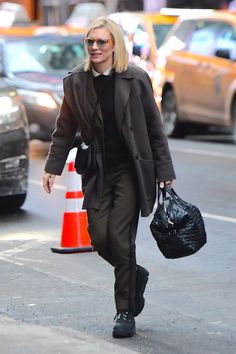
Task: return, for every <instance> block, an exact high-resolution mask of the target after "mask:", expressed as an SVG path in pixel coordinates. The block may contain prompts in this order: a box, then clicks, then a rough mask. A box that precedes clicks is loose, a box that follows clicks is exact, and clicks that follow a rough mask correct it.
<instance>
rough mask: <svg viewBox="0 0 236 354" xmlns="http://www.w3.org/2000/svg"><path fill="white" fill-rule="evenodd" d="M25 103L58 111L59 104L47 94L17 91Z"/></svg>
mask: <svg viewBox="0 0 236 354" xmlns="http://www.w3.org/2000/svg"><path fill="white" fill-rule="evenodd" d="M17 91H18V93H19V95H20V96H21V98H22V100H23V101H24V102H27V103H29V104H33V105H38V106H41V107H46V108H49V109H56V108H57V103H56V101H55V100H54V98H53V97H52V96H51V95H50V94H49V93H47V92H38V91H27V90H21V89H18V90H17Z"/></svg>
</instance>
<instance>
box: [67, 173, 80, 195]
mask: <svg viewBox="0 0 236 354" xmlns="http://www.w3.org/2000/svg"><path fill="white" fill-rule="evenodd" d="M66 185H67V190H68V191H82V181H81V176H80V175H78V173H77V172H75V171H69V172H68V173H67V180H66Z"/></svg>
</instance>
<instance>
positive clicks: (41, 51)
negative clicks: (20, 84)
mask: <svg viewBox="0 0 236 354" xmlns="http://www.w3.org/2000/svg"><path fill="white" fill-rule="evenodd" d="M84 58H85V51H84V46H83V44H82V42H81V43H77V42H76V41H75V40H74V41H72V42H68V41H63V40H61V39H60V40H58V41H52V42H50V41H44V40H35V41H31V40H22V41H16V42H14V41H11V42H8V43H7V70H8V71H9V72H14V73H17V72H18V73H19V72H27V71H28V72H29V71H35V72H51V71H57V70H61V71H65V72H66V71H68V70H71V69H72V68H73V67H75V66H76V65H78V64H80V63H81V62H82V61H83V60H84Z"/></svg>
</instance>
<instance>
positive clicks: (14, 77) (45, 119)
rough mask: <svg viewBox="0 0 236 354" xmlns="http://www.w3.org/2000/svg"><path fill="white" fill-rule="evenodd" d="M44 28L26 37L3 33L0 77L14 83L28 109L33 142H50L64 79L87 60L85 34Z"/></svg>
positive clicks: (0, 52) (0, 46) (0, 40)
mask: <svg viewBox="0 0 236 354" xmlns="http://www.w3.org/2000/svg"><path fill="white" fill-rule="evenodd" d="M47 32H48V33H45V30H44V29H43V28H37V29H36V30H34V34H29V35H27V36H26V35H25V36H15V35H1V34H0V76H3V77H5V78H6V79H7V81H8V82H9V83H10V84H14V85H15V86H16V88H17V92H18V94H19V95H20V97H21V99H22V101H23V104H24V106H25V109H26V113H27V116H28V119H29V126H30V137H31V139H33V138H35V139H41V140H45V141H47V140H50V137H51V133H52V131H53V129H54V126H55V120H56V117H57V114H58V110H59V107H60V104H61V101H62V97H63V88H62V78H63V77H64V76H66V75H67V73H68V72H69V71H70V70H71V69H72V68H73V67H75V66H76V65H78V64H80V63H81V62H82V61H83V60H84V57H85V51H84V45H83V35H82V34H70V35H69V34H68V33H67V32H66V29H65V28H61V29H60V33H58V32H55V31H52V32H51V33H50V32H49V29H48V31H47Z"/></svg>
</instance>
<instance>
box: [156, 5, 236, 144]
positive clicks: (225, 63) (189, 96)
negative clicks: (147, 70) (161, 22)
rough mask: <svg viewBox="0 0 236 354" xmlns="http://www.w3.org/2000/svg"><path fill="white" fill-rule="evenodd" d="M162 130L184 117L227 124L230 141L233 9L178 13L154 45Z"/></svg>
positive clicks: (235, 97) (235, 54) (172, 130)
mask: <svg viewBox="0 0 236 354" xmlns="http://www.w3.org/2000/svg"><path fill="white" fill-rule="evenodd" d="M158 63H159V76H158V77H159V83H158V85H159V96H160V98H161V109H162V115H163V123H164V128H165V132H166V134H167V135H168V136H179V137H181V136H183V135H184V134H185V128H186V126H187V124H186V123H188V124H189V123H198V124H199V123H200V124H203V125H204V126H205V127H206V126H208V127H209V126H211V127H216V126H218V127H219V126H220V127H224V129H225V127H226V128H229V131H230V132H231V133H232V136H233V139H234V141H236V14H235V13H229V12H223V11H196V12H195V14H192V15H190V14H188V16H187V17H185V16H184V17H180V18H179V19H178V21H177V23H176V24H175V25H174V27H173V28H172V29H171V31H170V33H169V34H168V36H167V38H166V40H165V42H164V43H163V46H162V48H161V50H159V57H158Z"/></svg>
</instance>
